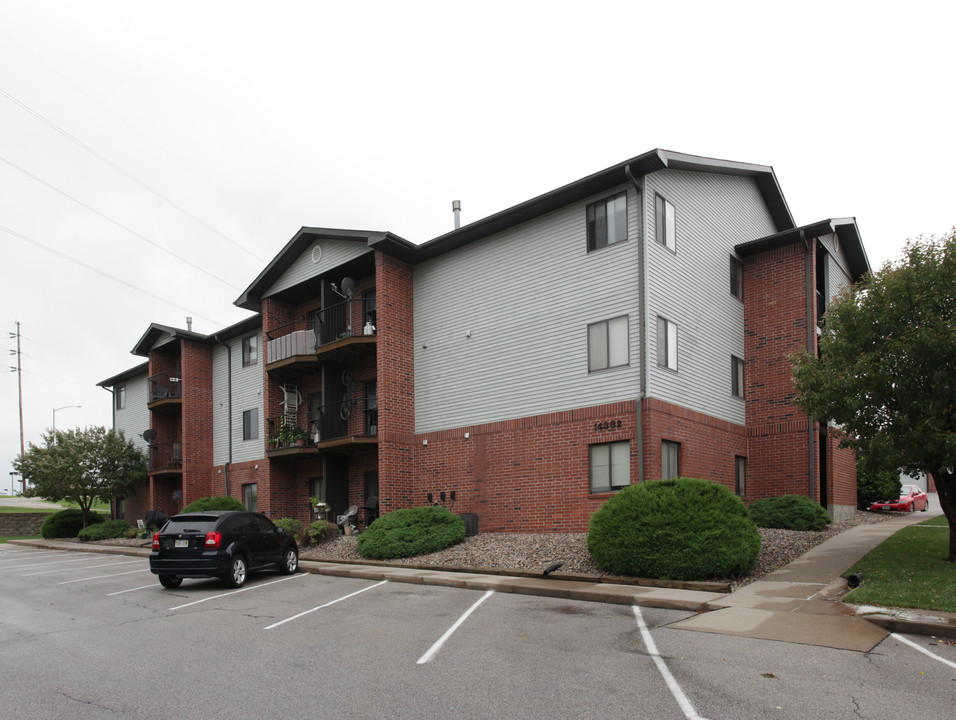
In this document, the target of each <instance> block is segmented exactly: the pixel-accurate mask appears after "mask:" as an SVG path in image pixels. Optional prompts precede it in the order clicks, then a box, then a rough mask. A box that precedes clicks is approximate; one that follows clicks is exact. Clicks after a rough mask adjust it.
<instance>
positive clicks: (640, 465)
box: [624, 165, 647, 482]
mask: <svg viewBox="0 0 956 720" xmlns="http://www.w3.org/2000/svg"><path fill="white" fill-rule="evenodd" d="M624 174H625V175H627V179H628V180H630V181H631V185H633V186H634V189H635V190H636V191H637V197H638V199H639V200H640V202H639V203H638V206H637V207H638V208H639V210H638V212H639V213H640V219H639V222H638V228H640V230H639V231H638V232H639V235H638V241H637V313H638V318H639V319H638V323H637V346H638V353H639V355H640V359H639V360H638V373H639V374H640V381H639V382H640V384H639V386H638V392H637V408H636V414H637V417H636V423H637V481H638V482H644V410H643V404H644V396H645V395H646V394H647V348H646V347H645V345H646V342H647V329H646V318H645V311H644V308H645V307H646V302H645V298H644V293H645V289H646V283H645V282H644V274H645V271H646V268H645V265H644V236H645V233H644V232H643V230H644V191H643V189H642V188H641V186H640V184H639V183H638V181H637V178H635V177H634V174H633V173H632V172H631V166H630V165H625V166H624Z"/></svg>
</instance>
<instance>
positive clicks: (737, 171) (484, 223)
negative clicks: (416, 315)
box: [370, 149, 794, 264]
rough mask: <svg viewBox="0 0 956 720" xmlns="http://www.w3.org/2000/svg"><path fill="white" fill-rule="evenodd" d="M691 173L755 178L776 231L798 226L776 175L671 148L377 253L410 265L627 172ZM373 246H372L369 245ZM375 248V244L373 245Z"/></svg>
mask: <svg viewBox="0 0 956 720" xmlns="http://www.w3.org/2000/svg"><path fill="white" fill-rule="evenodd" d="M665 169H670V170H688V171H693V172H702V173H714V174H718V175H737V176H743V177H751V178H753V179H754V180H755V181H756V183H757V187H758V188H759V190H760V193H761V195H762V196H763V199H764V202H765V203H766V205H767V208H768V210H769V211H770V215H771V217H772V218H773V222H774V224H775V225H776V226H777V229H778V230H788V229H790V228H792V227H793V226H794V222H793V216H792V215H791V214H790V208H789V207H788V206H787V201H786V200H785V199H784V197H783V192H782V191H781V190H780V185H779V184H778V183H777V176H776V175H775V174H774V172H773V168H772V167H770V166H768V165H751V164H749V163H740V162H733V161H730V160H716V159H714V158H707V157H701V156H698V155H685V154H683V153H677V152H671V151H670V150H659V149H658V150H651V151H649V152H646V153H644V154H643V155H638V156H637V157H633V158H631V159H630V160H625V161H624V162H622V163H618V164H617V165H613V166H612V167H609V168H606V169H604V170H601V171H600V172H596V173H594V174H593V175H588V176H587V177H585V178H581V179H580V180H575V181H574V182H573V183H570V184H569V185H565V186H563V187H560V188H558V189H556V190H552V191H550V192H547V193H545V194H544V195H539V196H538V197H536V198H532V199H531V200H527V201H525V202H523V203H521V204H519V205H515V206H514V207H511V208H508V209H507V210H502V211H501V212H498V213H495V214H494V215H490V216H488V217H486V218H482V219H481V220H477V221H475V222H473V223H470V224H468V225H465V226H464V227H461V228H459V229H457V230H453V231H452V232H450V233H446V234H445V235H441V236H440V237H437V238H434V239H433V240H429V241H428V242H426V243H424V244H423V245H419V246H414V245H410V244H409V246H408V248H407V249H404V248H403V249H404V250H405V251H404V252H403V253H400V252H397V251H396V250H397V249H393V248H387V249H386V248H385V247H380V248H379V249H382V250H384V251H385V252H389V253H391V254H393V255H397V256H398V257H399V259H401V260H404V261H405V262H409V263H413V264H414V263H417V262H421V261H423V260H428V259H430V258H433V257H435V256H437V255H440V254H442V253H445V252H448V251H449V250H454V249H456V248H459V247H462V246H463V245H467V244H468V243H470V242H473V241H475V240H479V239H481V238H483V237H486V236H488V235H491V234H493V233H496V232H500V231H501V230H506V229H507V228H509V227H514V226H515V225H518V224H520V223H523V222H526V221H528V220H531V219H533V218H536V217H538V216H540V215H543V214H545V213H548V212H551V211H553V210H557V209H559V208H561V207H564V206H566V205H569V204H571V203H573V202H578V201H580V200H583V199H585V198H588V197H591V196H592V195H595V194H597V193H600V192H604V191H606V190H610V189H611V188H614V187H617V186H619V185H621V184H622V183H625V182H627V181H628V174H629V173H630V175H631V176H633V177H635V178H637V177H641V176H644V175H649V174H650V173H652V172H656V171H657V170H665ZM370 244H372V243H370ZM373 247H377V245H374V244H373Z"/></svg>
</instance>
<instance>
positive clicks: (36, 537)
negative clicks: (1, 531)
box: [0, 535, 40, 544]
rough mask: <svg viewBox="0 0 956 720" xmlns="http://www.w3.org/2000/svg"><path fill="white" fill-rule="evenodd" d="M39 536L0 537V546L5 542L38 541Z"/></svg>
mask: <svg viewBox="0 0 956 720" xmlns="http://www.w3.org/2000/svg"><path fill="white" fill-rule="evenodd" d="M39 539H40V536H39V535H0V544H3V543H5V542H6V541H7V540H39Z"/></svg>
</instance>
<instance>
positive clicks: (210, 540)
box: [204, 530, 222, 550]
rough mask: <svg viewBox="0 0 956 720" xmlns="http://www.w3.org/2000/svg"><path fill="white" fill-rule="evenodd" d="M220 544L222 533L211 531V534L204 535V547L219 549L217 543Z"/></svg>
mask: <svg viewBox="0 0 956 720" xmlns="http://www.w3.org/2000/svg"><path fill="white" fill-rule="evenodd" d="M220 542H222V533H221V532H217V531H216V530H213V531H212V532H207V533H206V542H205V543H204V545H205V546H206V547H207V548H216V549H217V550H218V549H219V543H220Z"/></svg>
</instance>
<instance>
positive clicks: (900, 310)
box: [794, 228, 956, 561]
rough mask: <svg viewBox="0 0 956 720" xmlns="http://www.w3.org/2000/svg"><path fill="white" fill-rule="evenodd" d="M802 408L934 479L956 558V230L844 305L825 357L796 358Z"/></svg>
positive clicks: (924, 244) (914, 251)
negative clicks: (831, 421)
mask: <svg viewBox="0 0 956 720" xmlns="http://www.w3.org/2000/svg"><path fill="white" fill-rule="evenodd" d="M794 381H795V385H796V389H797V393H798V397H797V398H796V400H795V402H796V404H797V405H798V406H799V407H800V408H801V409H803V410H804V411H806V412H809V413H810V414H812V415H814V416H815V417H816V418H817V419H821V420H822V419H828V420H833V421H835V422H836V423H837V424H839V425H840V426H841V427H842V429H843V432H844V433H845V435H846V439H845V441H844V443H845V444H847V445H851V446H853V447H856V448H857V450H858V451H860V452H862V453H864V454H866V455H867V456H871V457H876V458H880V461H881V463H882V464H883V465H884V466H885V467H895V468H899V469H902V470H905V471H906V472H908V473H910V474H914V475H915V474H917V473H920V472H924V473H931V474H932V475H933V477H934V478H935V480H936V489H937V492H938V493H939V499H940V504H941V505H942V507H943V512H944V513H945V514H946V517H947V519H948V520H949V525H950V543H949V560H950V561H954V560H956V475H954V466H956V228H954V229H953V230H952V231H950V233H949V234H948V235H946V236H944V237H941V238H929V239H919V240H917V241H911V242H908V243H907V245H906V248H905V250H904V251H903V258H902V259H901V260H900V261H899V262H897V263H887V264H886V265H884V266H883V267H882V268H881V269H880V270H879V271H878V272H875V273H871V274H869V275H867V276H866V278H864V280H863V281H862V282H861V283H859V284H857V285H856V286H854V287H852V288H850V289H849V290H848V291H846V292H845V293H844V294H842V295H841V296H839V297H838V298H836V299H835V300H834V301H833V302H832V304H831V305H830V308H829V310H828V312H827V314H826V324H825V327H824V331H823V335H822V336H821V338H820V357H819V358H817V357H813V356H811V355H806V354H804V355H801V356H798V357H796V358H794Z"/></svg>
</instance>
